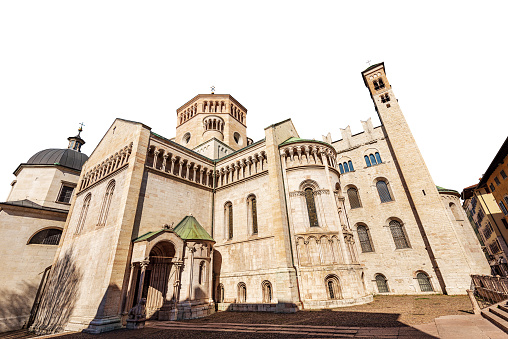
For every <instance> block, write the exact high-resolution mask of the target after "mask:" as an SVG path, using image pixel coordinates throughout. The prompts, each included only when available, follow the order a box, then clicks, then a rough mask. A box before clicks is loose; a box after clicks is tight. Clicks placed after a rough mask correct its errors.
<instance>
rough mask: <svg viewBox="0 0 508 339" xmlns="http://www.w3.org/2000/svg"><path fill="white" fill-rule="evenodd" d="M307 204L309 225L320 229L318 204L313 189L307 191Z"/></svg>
mask: <svg viewBox="0 0 508 339" xmlns="http://www.w3.org/2000/svg"><path fill="white" fill-rule="evenodd" d="M304 192H305V202H306V203H307V214H308V215H309V223H310V226H311V227H318V226H319V223H318V217H317V210H316V202H315V200H314V191H313V190H312V188H306V189H305V191H304Z"/></svg>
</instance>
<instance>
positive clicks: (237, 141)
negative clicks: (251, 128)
mask: <svg viewBox="0 0 508 339" xmlns="http://www.w3.org/2000/svg"><path fill="white" fill-rule="evenodd" d="M233 138H234V139H235V142H236V143H237V144H238V145H242V144H243V140H242V136H241V135H240V133H238V132H235V134H233Z"/></svg>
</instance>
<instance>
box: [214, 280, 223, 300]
mask: <svg viewBox="0 0 508 339" xmlns="http://www.w3.org/2000/svg"><path fill="white" fill-rule="evenodd" d="M215 301H216V302H218V303H223V302H224V285H222V284H219V285H218V286H217V294H216V295H215Z"/></svg>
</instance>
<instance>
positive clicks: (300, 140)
mask: <svg viewBox="0 0 508 339" xmlns="http://www.w3.org/2000/svg"><path fill="white" fill-rule="evenodd" d="M295 142H318V143H320V144H325V145H328V146H329V145H330V144H329V143H327V142H324V141H319V140H311V139H302V138H295V137H292V138H289V139H287V140H286V141H284V142H283V143H281V144H280V145H279V146H284V145H287V144H293V143H295Z"/></svg>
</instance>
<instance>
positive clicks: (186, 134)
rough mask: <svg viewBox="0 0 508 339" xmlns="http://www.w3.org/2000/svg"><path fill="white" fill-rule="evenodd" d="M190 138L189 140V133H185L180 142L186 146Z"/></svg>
mask: <svg viewBox="0 0 508 339" xmlns="http://www.w3.org/2000/svg"><path fill="white" fill-rule="evenodd" d="M190 138H191V135H190V133H189V132H187V133H185V134H184V135H183V138H182V142H183V143H184V144H188V143H189V141H190Z"/></svg>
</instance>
